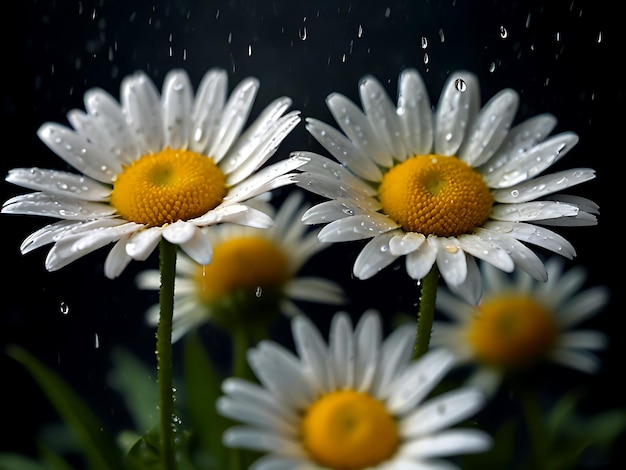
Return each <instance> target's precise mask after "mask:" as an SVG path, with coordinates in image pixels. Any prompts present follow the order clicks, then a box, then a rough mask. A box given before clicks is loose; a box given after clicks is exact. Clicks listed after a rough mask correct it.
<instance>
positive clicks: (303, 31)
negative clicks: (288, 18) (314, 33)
mask: <svg viewBox="0 0 626 470" xmlns="http://www.w3.org/2000/svg"><path fill="white" fill-rule="evenodd" d="M298 36H299V37H300V39H301V40H302V41H306V36H307V31H306V26H303V27H302V28H299V29H298Z"/></svg>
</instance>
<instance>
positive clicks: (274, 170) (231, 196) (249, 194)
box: [224, 157, 306, 202]
mask: <svg viewBox="0 0 626 470" xmlns="http://www.w3.org/2000/svg"><path fill="white" fill-rule="evenodd" d="M305 163H306V160H305V159H303V158H297V157H291V158H287V159H285V160H281V161H280V162H277V163H274V164H272V165H270V166H267V167H265V168H263V169H261V170H259V171H258V172H256V173H255V174H254V175H252V176H250V177H249V178H246V179H245V180H244V181H241V182H240V183H239V184H237V185H236V186H234V187H232V188H230V190H229V191H228V195H227V196H226V197H225V198H224V200H225V201H229V202H242V201H243V200H245V199H251V198H253V197H256V196H259V195H260V194H262V193H264V192H267V191H269V190H272V189H276V188H279V187H281V186H284V185H286V184H290V183H292V182H294V181H295V180H294V179H293V175H291V174H289V173H288V172H289V171H292V170H295V169H296V168H299V167H301V166H302V165H304V164H305Z"/></svg>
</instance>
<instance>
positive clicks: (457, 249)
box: [443, 245, 459, 254]
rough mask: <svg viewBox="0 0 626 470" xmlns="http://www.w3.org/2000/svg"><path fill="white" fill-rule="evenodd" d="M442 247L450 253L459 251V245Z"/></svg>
mask: <svg viewBox="0 0 626 470" xmlns="http://www.w3.org/2000/svg"><path fill="white" fill-rule="evenodd" d="M443 249H444V250H446V251H447V252H448V253H452V254H454V253H458V251H459V247H458V246H456V245H444V247H443Z"/></svg>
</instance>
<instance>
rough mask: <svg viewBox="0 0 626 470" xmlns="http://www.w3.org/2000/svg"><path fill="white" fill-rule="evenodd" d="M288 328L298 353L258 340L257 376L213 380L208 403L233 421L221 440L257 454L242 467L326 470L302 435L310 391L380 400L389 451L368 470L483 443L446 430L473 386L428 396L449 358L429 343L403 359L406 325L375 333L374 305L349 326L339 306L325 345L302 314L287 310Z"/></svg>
mask: <svg viewBox="0 0 626 470" xmlns="http://www.w3.org/2000/svg"><path fill="white" fill-rule="evenodd" d="M291 326H292V333H293V337H294V343H295V350H296V354H297V355H296V354H294V353H293V352H292V351H291V350H289V349H287V348H285V347H284V346H281V345H279V344H277V343H275V342H273V341H269V340H264V341H261V342H260V343H259V344H258V345H257V347H255V348H252V349H250V350H249V352H248V362H249V364H250V366H251V368H252V370H253V371H254V373H255V375H256V377H257V378H258V381H259V383H256V382H251V381H248V380H245V379H241V378H228V379H226V380H225V381H224V382H223V383H222V389H223V391H224V395H223V396H222V397H220V398H219V399H218V401H217V409H218V411H219V412H220V413H221V414H222V415H224V416H226V417H229V418H232V419H234V420H236V421H239V422H241V423H242V424H240V425H235V426H233V427H231V428H229V429H227V430H226V432H225V433H224V435H223V442H224V444H225V445H226V446H229V447H236V448H246V449H252V450H255V451H260V452H262V453H263V454H264V455H263V456H261V457H260V458H259V459H258V460H256V461H255V462H254V464H253V465H252V466H251V467H250V468H251V469H253V470H265V469H270V468H271V469H276V468H281V469H282V468H284V469H287V468H311V469H322V468H326V467H324V466H323V465H320V464H319V463H318V462H315V461H314V460H313V459H312V458H311V456H310V455H309V453H308V452H307V448H306V443H303V442H302V434H301V432H300V429H301V424H302V416H303V413H304V412H305V410H307V409H308V408H309V407H310V406H311V405H312V404H314V403H315V402H316V400H318V399H319V397H321V396H327V395H328V394H332V393H334V392H337V391H339V392H342V391H345V390H354V391H356V392H360V393H365V394H368V395H370V396H372V397H374V398H375V399H377V400H379V401H380V402H381V403H382V404H383V406H384V407H385V408H386V410H387V411H388V413H389V414H390V415H392V416H393V417H394V419H395V422H396V423H397V427H398V432H399V441H400V442H399V444H398V447H397V449H396V451H395V453H393V455H392V456H391V457H390V458H389V459H387V460H385V461H383V462H379V463H377V464H372V465H371V466H368V468H378V469H388V470H390V469H394V468H406V469H420V468H456V466H455V465H453V464H452V463H451V462H449V461H446V460H442V459H441V458H442V457H450V456H455V455H462V454H467V453H475V452H482V451H485V450H487V449H488V448H489V447H490V445H491V438H490V437H489V436H488V435H487V434H486V433H485V432H483V431H480V430H478V429H474V428H450V427H451V426H454V425H455V424H458V423H460V422H461V421H463V420H464V419H466V418H468V417H470V416H472V415H474V414H475V413H476V412H477V411H478V410H480V408H481V407H482V406H483V404H484V395H483V394H482V392H479V391H478V390H477V389H474V388H472V387H464V388H460V389H456V390H452V391H449V392H446V393H444V394H440V395H437V396H435V397H430V396H429V395H430V393H431V392H432V391H433V389H434V387H435V386H436V385H437V384H438V383H439V382H440V380H441V379H442V378H443V377H444V376H445V374H446V373H447V372H448V371H449V370H450V368H451V367H452V365H453V355H452V354H451V353H450V352H448V351H447V350H445V349H437V350H434V351H431V352H429V353H427V354H426V355H424V356H422V357H421V358H420V359H419V360H417V361H412V360H411V354H412V349H413V340H414V338H415V325H412V324H405V325H403V326H400V327H398V328H396V329H395V330H394V331H393V332H392V333H391V334H390V335H389V336H387V337H386V338H385V339H383V338H382V323H381V319H380V315H379V314H378V312H376V311H374V310H368V311H366V312H364V313H363V315H361V317H360V319H359V320H358V323H357V324H356V325H355V326H354V328H353V326H352V321H351V320H350V316H349V315H348V314H346V313H344V312H338V313H337V314H336V315H335V316H334V317H333V319H332V321H331V326H330V333H329V339H328V342H327V341H326V340H325V339H324V338H323V336H322V334H321V333H320V331H319V329H318V328H317V327H316V326H315V325H314V324H313V322H312V321H311V320H310V319H308V318H307V317H306V316H303V315H299V316H296V317H294V318H293V319H292V322H291ZM363 452H364V453H367V452H368V449H363Z"/></svg>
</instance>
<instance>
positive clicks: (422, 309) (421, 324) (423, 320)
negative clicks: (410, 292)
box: [413, 264, 439, 360]
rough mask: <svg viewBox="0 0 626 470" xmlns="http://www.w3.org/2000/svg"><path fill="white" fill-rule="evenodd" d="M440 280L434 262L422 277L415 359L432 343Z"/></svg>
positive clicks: (414, 351) (414, 349) (414, 348)
mask: <svg viewBox="0 0 626 470" xmlns="http://www.w3.org/2000/svg"><path fill="white" fill-rule="evenodd" d="M438 282H439V270H438V269H437V265H436V264H433V267H432V269H431V270H430V272H429V273H428V274H427V275H426V277H424V279H422V288H421V293H420V304H419V310H418V313H417V334H416V337H415V346H414V347H413V360H416V359H419V358H420V357H422V356H423V355H424V354H425V353H426V351H428V346H429V345H430V333H431V331H432V328H433V319H434V318H435V300H436V299H437V283H438Z"/></svg>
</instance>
